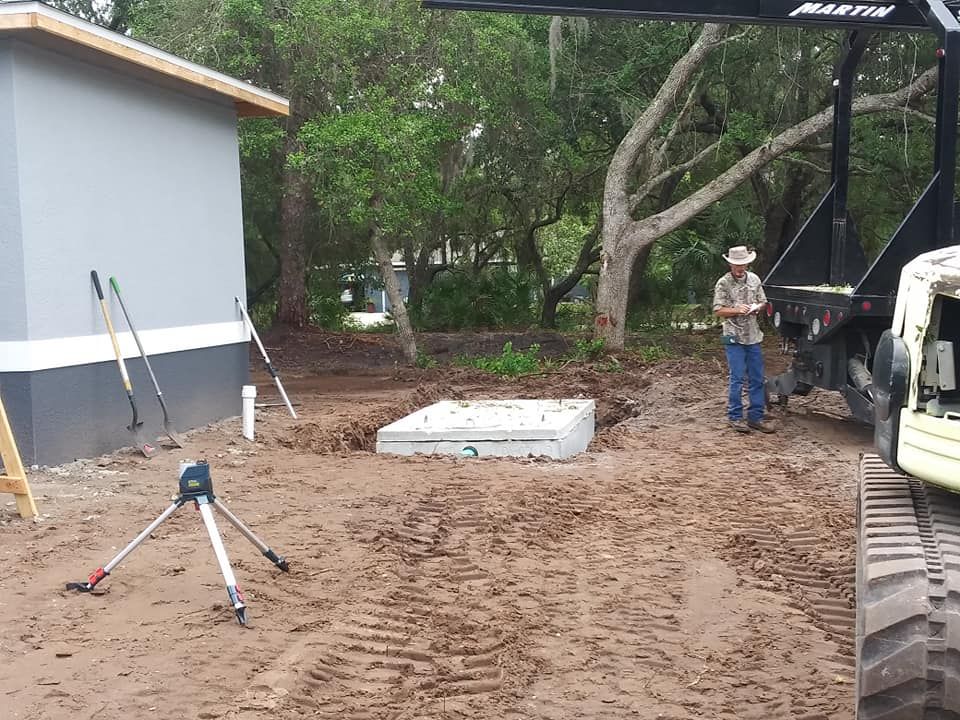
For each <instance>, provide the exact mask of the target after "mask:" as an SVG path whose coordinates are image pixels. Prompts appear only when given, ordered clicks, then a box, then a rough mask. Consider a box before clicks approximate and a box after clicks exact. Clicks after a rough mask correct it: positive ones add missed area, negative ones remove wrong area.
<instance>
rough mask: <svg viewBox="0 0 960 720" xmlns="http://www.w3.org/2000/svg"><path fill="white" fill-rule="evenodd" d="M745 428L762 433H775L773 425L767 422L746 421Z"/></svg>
mask: <svg viewBox="0 0 960 720" xmlns="http://www.w3.org/2000/svg"><path fill="white" fill-rule="evenodd" d="M747 427H750V428H753V429H754V430H757V431H759V432H762V433H775V432H776V431H777V429H776V428H775V427H774V426H773V424H772V423H770V422H768V421H767V420H748V421H747Z"/></svg>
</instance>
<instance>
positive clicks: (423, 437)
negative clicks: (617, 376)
mask: <svg viewBox="0 0 960 720" xmlns="http://www.w3.org/2000/svg"><path fill="white" fill-rule="evenodd" d="M594 413H595V403H594V401H593V400H471V401H460V400H444V401H442V402H438V403H434V404H433V405H430V406H428V407H425V408H422V409H421V410H417V412H415V413H412V414H410V415H407V416H406V417H405V418H401V419H400V420H397V421H396V422H393V423H391V424H389V425H387V426H386V427H383V428H380V430H378V431H377V452H378V453H392V454H394V455H416V454H418V453H422V454H425V455H473V454H474V453H476V455H478V456H480V457H484V456H496V457H527V456H528V455H534V456H546V457H550V458H554V459H556V460H563V459H565V458H568V457H572V456H574V455H576V454H578V453H581V452H583V451H584V450H586V449H587V445H589V444H590V440H591V439H593V432H594Z"/></svg>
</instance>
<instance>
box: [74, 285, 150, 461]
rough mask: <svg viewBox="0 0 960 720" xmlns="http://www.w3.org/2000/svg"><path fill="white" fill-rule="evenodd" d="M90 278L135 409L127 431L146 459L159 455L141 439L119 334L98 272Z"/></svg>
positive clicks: (135, 408)
mask: <svg viewBox="0 0 960 720" xmlns="http://www.w3.org/2000/svg"><path fill="white" fill-rule="evenodd" d="M90 277H91V278H92V279H93V286H94V287H95V288H96V289H97V297H98V298H99V299H100V310H101V311H103V320H104V322H105V323H106V324H107V332H109V333H110V341H111V342H112V343H113V354H114V355H116V356H117V365H118V366H119V367H120V377H122V378H123V389H124V390H126V391H127V398H128V399H129V400H130V407H131V408H132V409H133V420H132V421H131V423H130V425H128V426H127V430H129V431H130V432H131V433H133V439H134V444H135V445H136V446H137V449H138V450H139V451H140V452H142V453H143V455H144V457H148V458H149V457H153V456H154V455H156V454H157V448H155V447H154V446H153V445H151V444H150V443H148V442H146V441H145V440H144V439H143V438H142V437H141V432H140V426H141V425H143V421H142V420H140V416H139V413H138V412H137V401H136V400H135V399H134V397H133V385H132V384H131V383H130V375H128V374H127V365H126V363H125V362H123V353H121V352H120V343H118V342H117V334H116V333H115V332H114V331H113V323H112V322H110V311H109V310H107V303H106V301H105V300H104V299H103V288H101V287H100V277H99V276H98V275H97V271H96V270H91V271H90Z"/></svg>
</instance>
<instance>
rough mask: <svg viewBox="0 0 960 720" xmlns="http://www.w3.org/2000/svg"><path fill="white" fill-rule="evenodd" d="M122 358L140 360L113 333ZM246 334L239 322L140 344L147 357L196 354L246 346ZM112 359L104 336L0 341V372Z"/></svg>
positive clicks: (170, 331) (159, 335)
mask: <svg viewBox="0 0 960 720" xmlns="http://www.w3.org/2000/svg"><path fill="white" fill-rule="evenodd" d="M117 340H118V341H119V342H120V352H122V353H123V356H124V357H125V358H132V357H140V351H139V350H137V344H136V342H135V341H134V339H133V334H132V333H130V332H120V333H117ZM249 340H250V332H249V330H247V328H246V327H245V325H244V323H243V321H242V320H237V321H231V322H222V323H208V324H206V325H186V326H181V327H172V328H159V329H157V330H143V331H141V332H140V341H141V342H142V343H143V349H144V352H146V353H147V355H148V356H149V357H153V356H154V355H162V354H164V353H172V352H183V351H185V350H200V349H202V348H208V347H218V346H220V345H235V344H237V343H243V342H249ZM114 359H115V355H114V354H113V345H112V343H111V342H110V336H109V335H108V334H107V333H103V334H102V335H82V336H75V337H62V338H51V339H49V340H13V341H0V372H36V371H38V370H50V369H52V368H62V367H75V366H77V365H92V364H94V363H100V362H107V361H111V360H114Z"/></svg>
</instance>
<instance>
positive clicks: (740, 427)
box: [727, 420, 750, 433]
mask: <svg viewBox="0 0 960 720" xmlns="http://www.w3.org/2000/svg"><path fill="white" fill-rule="evenodd" d="M727 422H729V423H730V427H732V428H733V429H734V430H736V431H737V432H739V433H747V432H750V428H748V427H747V421H746V420H728V421H727Z"/></svg>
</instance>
